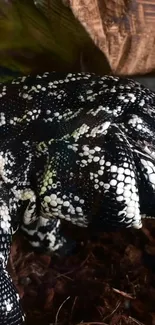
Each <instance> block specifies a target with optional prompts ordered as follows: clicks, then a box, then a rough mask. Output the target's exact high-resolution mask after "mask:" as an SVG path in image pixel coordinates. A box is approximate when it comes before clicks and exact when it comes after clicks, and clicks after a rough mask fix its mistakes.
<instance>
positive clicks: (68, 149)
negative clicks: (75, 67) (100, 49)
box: [0, 72, 155, 325]
mask: <svg viewBox="0 0 155 325" xmlns="http://www.w3.org/2000/svg"><path fill="white" fill-rule="evenodd" d="M0 187H1V191H0V324H1V325H2V324H3V325H20V324H22V322H23V320H24V316H23V311H22V308H21V306H20V300H19V297H18V294H17V292H16V289H15V288H14V286H13V283H12V281H11V278H10V276H9V275H8V273H7V271H6V265H7V262H8V258H9V254H10V246H11V242H12V234H13V233H14V232H15V231H16V230H17V229H18V228H20V229H22V231H23V232H24V234H25V235H26V236H27V238H28V240H29V242H30V244H31V245H32V246H34V247H36V248H39V247H40V248H43V249H47V250H48V251H51V252H55V253H56V252H60V253H61V252H65V251H67V249H68V248H70V247H71V246H72V241H71V239H69V238H67V236H65V234H64V232H63V229H62V224H63V220H65V221H68V222H70V223H72V224H74V225H77V226H80V227H88V229H89V227H90V228H91V229H96V230H97V229H99V230H100V231H104V230H105V227H106V225H107V226H110V227H113V228H115V229H116V228H119V227H124V228H126V227H134V228H137V229H139V228H141V227H142V218H146V217H155V93H154V92H152V91H150V90H149V89H147V88H145V87H144V86H142V85H140V84H139V83H138V82H134V81H132V80H130V79H123V78H122V79H121V78H119V77H113V76H103V77H101V76H96V75H95V74H89V73H88V74H85V73H73V74H71V73H57V72H53V73H48V72H46V73H44V74H43V75H37V76H26V77H19V78H17V79H16V80H13V81H11V82H10V81H9V82H7V83H2V84H0ZM111 229H112V228H111Z"/></svg>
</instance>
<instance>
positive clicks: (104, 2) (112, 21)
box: [68, 0, 155, 75]
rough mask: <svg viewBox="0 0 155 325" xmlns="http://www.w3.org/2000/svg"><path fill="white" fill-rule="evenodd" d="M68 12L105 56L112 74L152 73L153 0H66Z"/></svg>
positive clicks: (154, 49) (154, 38)
mask: <svg viewBox="0 0 155 325" xmlns="http://www.w3.org/2000/svg"><path fill="white" fill-rule="evenodd" d="M68 2H69V4H70V8H71V10H72V12H73V13H74V15H75V16H76V18H77V19H78V20H79V21H80V22H81V24H82V25H83V26H84V27H85V29H86V30H87V32H88V33H89V35H90V36H91V38H92V39H93V41H94V42H95V44H96V45H97V46H98V47H99V48H100V49H101V51H102V52H104V54H105V55H106V57H107V59H108V61H109V63H110V66H111V70H112V72H113V73H116V74H122V75H134V74H145V73H149V72H153V71H155V56H154V53H155V1H154V0H148V1H147V0H129V1H128V0H69V1H68Z"/></svg>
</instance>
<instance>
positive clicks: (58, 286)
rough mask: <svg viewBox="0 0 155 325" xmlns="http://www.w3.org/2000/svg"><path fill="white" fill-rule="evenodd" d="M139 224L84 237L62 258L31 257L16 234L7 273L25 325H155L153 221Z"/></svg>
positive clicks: (20, 237) (154, 235)
mask: <svg viewBox="0 0 155 325" xmlns="http://www.w3.org/2000/svg"><path fill="white" fill-rule="evenodd" d="M144 226H145V228H144V231H133V230H125V231H124V230H123V231H120V232H116V233H104V234H103V235H102V236H101V237H100V238H97V237H94V238H91V240H90V239H89V240H86V239H85V241H84V242H82V243H81V246H80V247H79V250H78V251H77V253H75V254H74V255H71V256H68V257H65V258H58V257H54V256H45V255H39V254H37V253H34V251H33V250H32V248H31V247H29V245H28V243H27V241H25V240H24V239H23V238H22V236H21V235H20V234H18V235H16V236H15V238H14V242H13V246H12V252H11V258H10V263H9V271H10V273H11V275H12V277H13V280H14V283H15V285H16V286H17V289H18V291H19V293H20V296H21V297H22V303H23V307H24V310H25V312H26V314H27V320H26V324H27V325H34V324H35V323H36V324H38V325H68V324H69V325H81V324H83V325H126V324H128V325H137V324H138V325H154V324H155V243H154V241H155V240H154V237H155V222H152V221H147V222H145V225H144ZM146 235H147V236H146ZM85 238H86V237H85Z"/></svg>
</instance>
